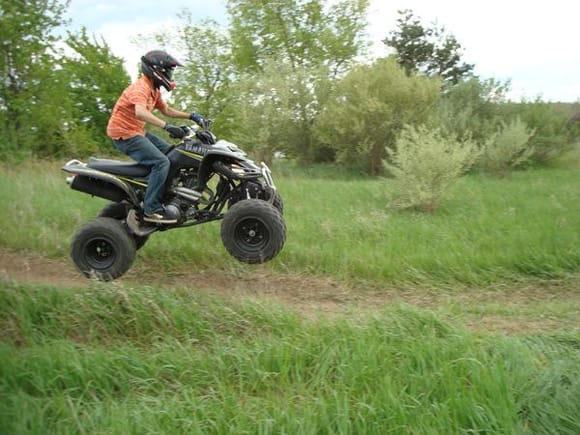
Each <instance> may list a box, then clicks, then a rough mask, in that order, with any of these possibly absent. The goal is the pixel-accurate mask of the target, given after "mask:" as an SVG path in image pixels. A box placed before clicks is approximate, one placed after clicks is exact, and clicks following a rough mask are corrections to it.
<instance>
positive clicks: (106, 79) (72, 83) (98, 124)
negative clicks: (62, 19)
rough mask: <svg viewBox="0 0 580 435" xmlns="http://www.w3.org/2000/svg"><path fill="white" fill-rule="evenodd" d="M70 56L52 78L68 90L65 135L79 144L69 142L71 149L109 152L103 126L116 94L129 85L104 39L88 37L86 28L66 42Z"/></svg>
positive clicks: (120, 63)
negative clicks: (67, 118)
mask: <svg viewBox="0 0 580 435" xmlns="http://www.w3.org/2000/svg"><path fill="white" fill-rule="evenodd" d="M66 44H67V46H68V47H69V48H70V49H71V50H72V53H71V54H69V55H68V56H65V57H63V58H62V59H61V64H62V69H59V70H58V71H56V75H57V76H58V77H60V78H61V79H62V81H63V82H65V84H66V86H67V88H68V89H69V91H68V95H69V98H70V104H71V107H70V109H71V118H70V119H69V122H68V125H67V128H66V130H65V133H66V134H67V136H66V137H67V138H69V139H67V142H69V143H70V141H71V138H70V135H71V134H72V138H74V139H76V140H79V141H82V142H81V143H79V144H75V143H70V145H71V147H72V148H73V149H77V150H78V149H79V148H83V149H84V150H85V151H89V150H91V149H95V148H97V149H101V150H110V149H111V144H110V143H111V141H110V139H109V138H108V137H107V136H106V128H107V123H108V121H109V117H110V115H111V112H112V110H113V107H114V105H115V102H116V101H117V99H118V98H119V95H121V93H122V92H123V89H125V87H127V85H129V83H130V77H129V75H128V74H127V72H126V71H125V68H124V66H123V59H121V58H119V57H117V56H115V55H114V54H113V53H112V52H111V49H110V48H109V46H108V45H107V43H106V42H105V41H104V39H102V38H101V40H100V41H98V40H97V39H96V37H94V36H93V38H92V39H91V38H89V36H88V35H87V32H86V29H84V28H83V29H81V31H80V32H79V33H78V34H70V33H69V35H68V37H67V39H66Z"/></svg>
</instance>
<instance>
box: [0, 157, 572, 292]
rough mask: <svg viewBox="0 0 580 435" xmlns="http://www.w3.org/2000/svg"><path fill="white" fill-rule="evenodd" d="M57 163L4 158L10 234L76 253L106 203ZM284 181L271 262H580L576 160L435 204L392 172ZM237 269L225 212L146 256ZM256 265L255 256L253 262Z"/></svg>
mask: <svg viewBox="0 0 580 435" xmlns="http://www.w3.org/2000/svg"><path fill="white" fill-rule="evenodd" d="M58 166H59V165H58V164H52V165H48V164H35V165H29V166H24V167H21V168H17V169H8V168H2V172H1V175H0V200H1V201H2V203H3V204H5V205H8V206H5V207H2V208H1V209H0V221H1V222H2V223H3V225H2V226H1V227H0V244H1V245H3V246H5V247H8V248H12V249H19V250H35V251H40V252H42V253H44V254H45V255H50V256H65V255H67V252H68V243H69V241H70V238H71V236H72V234H73V233H74V231H75V229H76V227H78V226H79V225H81V224H82V223H84V222H85V221H86V220H88V219H90V218H92V217H94V216H95V215H96V213H97V212H98V210H99V208H101V207H102V206H104V205H105V204H106V202H105V201H104V200H101V199H97V198H91V197H89V196H88V195H85V194H82V193H79V192H75V191H71V190H70V189H69V188H68V187H67V186H66V185H65V183H64V173H60V172H59V170H58ZM279 173H280V174H281V176H279V177H278V178H277V179H276V181H277V184H278V187H279V190H280V192H281V194H282V196H283V198H284V202H285V217H286V223H287V227H288V237H287V242H286V246H285V248H284V250H283V251H282V253H281V254H280V255H279V257H278V258H277V259H275V260H274V261H273V262H272V263H270V264H269V265H268V266H267V267H270V268H273V269H275V270H278V271H289V272H299V273H305V272H306V273H322V274H328V275H332V276H334V277H337V278H341V279H362V280H369V281H376V282H391V283H393V282H439V283H441V282H452V283H453V282H462V283H471V284H486V283H490V282H496V281H501V280H512V279H517V280H521V279H527V278H530V277H534V278H541V279H559V278H562V277H566V276H568V275H570V274H577V272H578V270H579V267H580V231H578V229H579V228H580V189H578V186H579V185H580V171H579V170H578V169H577V168H575V167H567V168H566V167H565V168H547V169H536V170H529V171H524V172H516V173H514V174H512V175H511V176H510V177H508V178H504V179H497V178H492V177H488V176H483V175H473V176H469V177H467V178H465V179H463V180H462V181H461V182H460V183H459V185H458V186H456V187H455V188H454V189H453V191H451V192H450V196H449V197H448V198H447V199H446V200H445V201H444V202H443V204H442V206H441V207H440V208H439V209H438V210H437V211H436V212H435V213H430V214H425V213H413V212H397V211H393V210H392V209H390V208H389V204H388V202H387V199H386V198H387V197H388V195H387V194H388V192H389V190H390V189H392V185H391V183H390V182H389V181H388V180H376V179H368V178H367V179H356V178H353V177H349V178H348V179H346V180H341V179H334V178H320V177H314V176H312V175H309V176H308V177H306V176H304V175H303V174H300V175H296V173H295V172H290V171H288V170H285V169H284V168H282V170H280V171H279ZM139 265H146V266H147V268H149V269H158V270H165V271H167V270H171V269H180V268H186V267H193V265H195V267H196V268H203V269H212V268H219V269H222V270H223V269H234V270H235V269H236V268H237V267H239V265H237V263H236V262H235V260H233V259H232V258H231V257H229V256H228V254H227V253H226V251H225V249H224V248H223V246H222V244H221V240H220V235H219V222H214V223H210V224H207V225H201V226H198V227H194V228H189V229H181V230H174V231H168V232H164V233H158V234H154V235H153V236H152V237H151V239H150V241H149V242H148V244H147V245H146V246H145V247H144V248H143V249H142V250H141V251H139V254H138V259H137V262H136V265H135V267H139ZM244 267H247V266H244Z"/></svg>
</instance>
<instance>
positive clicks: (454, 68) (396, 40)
mask: <svg viewBox="0 0 580 435" xmlns="http://www.w3.org/2000/svg"><path fill="white" fill-rule="evenodd" d="M397 23H398V28H397V30H395V31H392V32H391V33H390V36H389V37H387V38H385V39H384V40H383V42H384V43H385V44H386V45H387V46H389V47H392V48H393V49H395V51H396V57H397V61H398V62H399V64H400V65H401V66H402V67H403V68H404V69H405V71H406V72H407V74H411V73H421V74H426V75H439V76H441V77H442V78H443V81H444V83H446V84H450V85H454V84H456V83H458V82H459V81H460V80H461V79H462V78H466V77H468V76H469V75H470V74H471V73H472V71H473V67H474V65H472V64H467V63H464V62H462V60H461V58H462V55H463V53H462V47H461V44H459V42H458V41H457V39H456V38H455V36H453V35H452V34H448V33H447V32H446V30H445V28H444V27H439V28H438V27H430V28H425V27H424V26H423V24H421V21H420V19H419V18H417V17H415V15H414V13H413V11H411V10H409V9H406V10H403V11H399V19H398V20H397Z"/></svg>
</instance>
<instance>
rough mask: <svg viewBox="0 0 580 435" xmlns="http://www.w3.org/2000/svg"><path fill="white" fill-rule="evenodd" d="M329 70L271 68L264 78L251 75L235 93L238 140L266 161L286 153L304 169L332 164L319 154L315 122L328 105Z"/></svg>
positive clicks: (273, 65) (266, 68)
mask: <svg viewBox="0 0 580 435" xmlns="http://www.w3.org/2000/svg"><path fill="white" fill-rule="evenodd" d="M329 88H330V79H329V78H328V73H327V71H326V69H325V68H323V67H321V68H319V69H307V68H299V69H293V67H292V66H291V65H290V64H288V63H286V64H284V63H280V62H274V61H269V62H266V63H265V65H264V67H263V71H262V73H261V74H259V75H256V76H250V75H247V76H245V78H243V79H242V80H240V81H239V82H238V83H237V84H236V86H235V88H234V94H235V95H236V96H237V99H236V104H235V106H234V113H235V114H234V119H235V121H236V125H237V128H236V131H235V134H234V139H235V140H236V141H239V142H240V143H241V144H243V145H244V147H246V148H248V149H253V151H254V153H255V154H256V155H259V157H260V158H261V159H263V160H268V159H269V158H271V156H272V153H273V152H274V151H282V152H284V153H285V154H286V155H288V156H289V157H294V158H297V159H298V160H299V161H300V162H302V163H311V162H313V161H320V160H327V159H325V156H324V155H322V153H321V152H320V151H321V150H320V141H318V139H317V137H316V135H315V130H314V120H315V119H316V117H317V116H318V113H319V112H320V110H321V105H322V104H323V103H324V102H325V101H326V100H327V99H328V94H329Z"/></svg>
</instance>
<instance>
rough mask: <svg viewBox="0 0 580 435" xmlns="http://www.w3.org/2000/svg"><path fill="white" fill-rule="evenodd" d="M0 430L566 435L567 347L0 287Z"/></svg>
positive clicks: (548, 340) (129, 295) (279, 312)
mask: <svg viewBox="0 0 580 435" xmlns="http://www.w3.org/2000/svg"><path fill="white" fill-rule="evenodd" d="M0 284H1V285H0V331H2V333H1V334H2V335H1V336H0V361H1V362H2V363H1V364H0V403H2V406H0V432H2V433H10V434H13V433H18V434H21V433H22V434H24V433H55V434H65V433H111V434H142V433H191V434H196V433H199V434H207V433H215V434H224V433H231V434H240V433H252V434H254V433H256V434H278V433H296V434H297V433H300V434H315V433H317V434H326V433H328V434H331V433H332V434H351V433H365V434H385V433H409V434H415V433H416V434H431V433H432V434H449V433H494V434H495V433H506V434H507V433H509V434H577V433H578V432H579V430H580V425H579V422H580V421H579V420H578V415H580V407H579V406H580V342H579V341H578V337H577V336H574V335H570V334H557V335H552V336H544V337H543V338H532V337H530V338H515V337H494V336H489V335H484V336H481V335H476V334H473V333H469V332H467V331H466V330H464V329H463V328H462V327H461V326H458V325H455V324H452V323H450V322H448V321H442V320H440V319H438V318H437V317H435V316H434V315H433V314H430V313H428V312H424V311H419V310H416V309H413V308H410V307H408V306H404V305H399V306H393V307H390V308H388V309H387V308H386V309H384V310H383V311H381V312H379V313H377V314H375V315H373V316H371V317H368V318H366V319H363V320H358V321H352V320H335V321H327V320H321V319H319V320H317V321H316V322H312V321H307V320H304V319H303V318H299V317H297V315H295V314H292V313H290V312H288V311H285V310H284V309H282V308H280V307H279V306H276V305H270V304H265V303H263V302H259V301H256V300H253V301H246V302H243V303H233V302H232V301H228V300H222V299H219V298H216V297H209V296H204V295H203V294H200V293H199V292H195V291H192V290H191V289H188V290H185V289H173V290H171V289H156V288H151V287H142V288H128V287H123V286H115V285H111V284H107V285H105V284H103V285H100V284H93V285H92V286H89V287H88V288H85V289H74V290H72V289H57V288H52V287H30V286H26V285H20V284H15V283H10V282H0Z"/></svg>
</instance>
